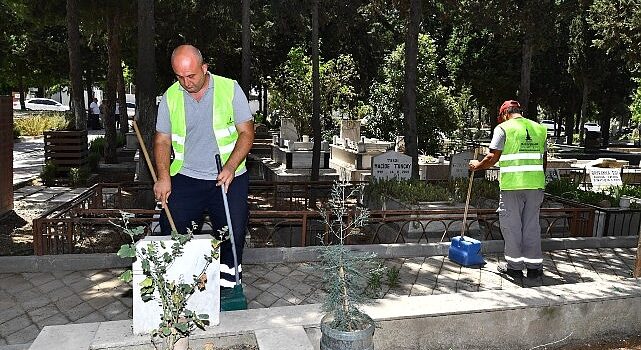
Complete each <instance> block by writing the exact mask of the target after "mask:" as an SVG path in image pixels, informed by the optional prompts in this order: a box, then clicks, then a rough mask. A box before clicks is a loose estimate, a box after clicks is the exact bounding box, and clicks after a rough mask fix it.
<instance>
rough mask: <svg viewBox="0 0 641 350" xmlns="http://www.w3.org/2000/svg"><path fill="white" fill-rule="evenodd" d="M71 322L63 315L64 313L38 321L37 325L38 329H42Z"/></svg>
mask: <svg viewBox="0 0 641 350" xmlns="http://www.w3.org/2000/svg"><path fill="white" fill-rule="evenodd" d="M70 322H71V321H70V320H69V319H68V318H67V317H66V316H65V315H63V314H62V313H58V314H56V315H53V316H51V317H49V318H47V319H44V320H42V321H37V322H36V325H37V326H38V328H40V329H42V328H44V327H45V326H56V325H62V324H68V323H70Z"/></svg>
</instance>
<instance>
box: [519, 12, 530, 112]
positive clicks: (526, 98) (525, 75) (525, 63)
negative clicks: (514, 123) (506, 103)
mask: <svg viewBox="0 0 641 350" xmlns="http://www.w3.org/2000/svg"><path fill="white" fill-rule="evenodd" d="M525 27H526V32H525V37H524V39H523V52H522V55H521V85H520V86H519V103H520V104H521V109H522V110H523V112H525V117H527V118H529V119H532V118H531V117H530V116H529V115H528V114H529V113H528V108H529V104H530V72H531V71H532V38H531V31H532V28H531V26H530V25H527V24H526V26H525Z"/></svg>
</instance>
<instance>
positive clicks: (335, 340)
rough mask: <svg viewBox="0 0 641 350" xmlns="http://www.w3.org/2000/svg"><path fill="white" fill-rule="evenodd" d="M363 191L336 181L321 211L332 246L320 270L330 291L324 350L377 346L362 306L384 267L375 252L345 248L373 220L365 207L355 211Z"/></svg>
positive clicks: (325, 307) (324, 249) (322, 250)
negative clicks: (350, 238) (374, 278)
mask: <svg viewBox="0 0 641 350" xmlns="http://www.w3.org/2000/svg"><path fill="white" fill-rule="evenodd" d="M362 190H363V187H362V186H359V187H352V186H351V185H350V184H348V183H347V182H336V183H335V184H334V186H333V187H332V193H331V197H330V200H329V201H328V203H327V206H328V208H327V209H326V210H321V211H320V214H321V216H322V217H323V220H324V221H325V224H326V226H327V227H328V230H329V240H330V241H331V243H332V244H326V245H324V246H323V247H321V248H320V255H321V262H320V267H321V269H322V271H323V283H324V286H325V288H326V290H327V296H326V298H325V300H324V302H323V307H322V308H323V311H325V312H326V314H325V316H324V317H323V318H322V320H321V324H320V328H321V333H322V336H321V343H320V348H321V349H322V350H330V349H331V350H335V349H336V350H337V349H373V347H374V345H373V344H374V340H373V337H374V321H373V320H372V318H371V317H369V316H368V315H367V314H365V313H364V312H363V311H362V310H361V306H362V305H363V304H364V303H365V302H367V301H368V300H370V295H372V294H371V293H368V281H370V280H371V277H372V275H374V274H380V273H381V271H382V269H383V268H382V267H381V265H380V264H378V263H376V262H375V261H374V258H375V255H374V254H373V253H367V252H356V251H353V250H350V249H348V248H347V247H346V246H345V243H346V242H347V239H348V238H349V236H351V235H354V234H357V233H358V231H359V229H360V228H361V227H363V226H364V225H365V224H366V222H367V219H368V217H369V211H368V210H367V208H365V207H362V206H356V207H355V208H354V210H352V208H353V207H354V206H355V203H356V202H357V199H358V197H359V196H361V195H362V193H363V192H362ZM350 203H354V204H350ZM360 203H362V198H361V201H360ZM350 213H353V215H349V214H350Z"/></svg>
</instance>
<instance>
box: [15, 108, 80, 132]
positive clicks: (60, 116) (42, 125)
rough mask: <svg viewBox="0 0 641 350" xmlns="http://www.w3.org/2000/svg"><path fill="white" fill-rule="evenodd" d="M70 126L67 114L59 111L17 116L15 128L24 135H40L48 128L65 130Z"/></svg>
mask: <svg viewBox="0 0 641 350" xmlns="http://www.w3.org/2000/svg"><path fill="white" fill-rule="evenodd" d="M68 126H69V121H68V120H67V117H66V115H65V114H64V113H57V112H49V113H43V114H38V115H32V116H29V117H24V118H16V120H15V121H14V128H15V129H17V130H18V132H20V135H23V136H40V135H42V134H43V133H44V132H45V131H47V130H65V129H67V128H68ZM14 135H15V132H14Z"/></svg>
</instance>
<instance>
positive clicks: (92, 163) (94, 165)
mask: <svg viewBox="0 0 641 350" xmlns="http://www.w3.org/2000/svg"><path fill="white" fill-rule="evenodd" d="M87 160H88V162H89V169H90V170H91V171H96V170H97V169H98V163H100V154H98V153H97V152H89V156H87Z"/></svg>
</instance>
